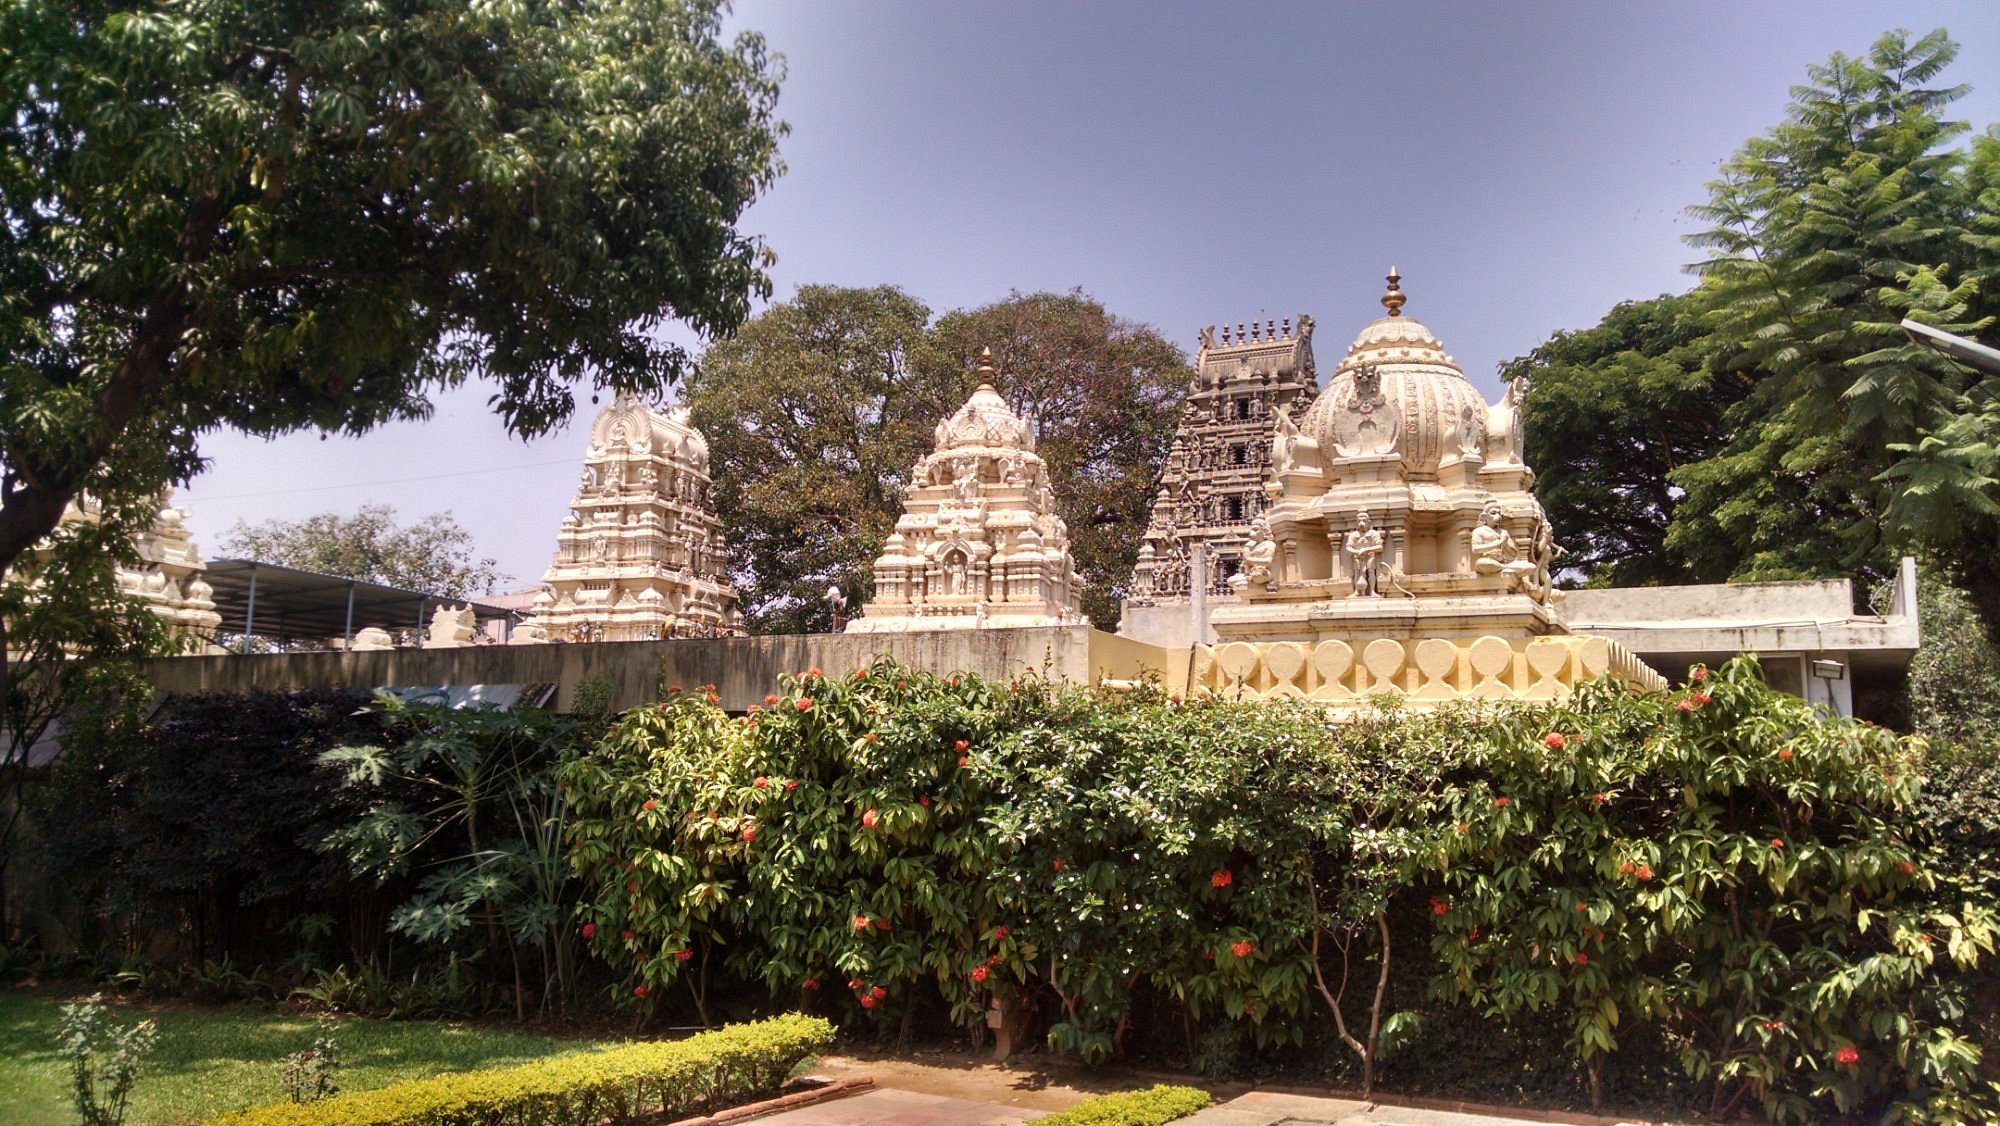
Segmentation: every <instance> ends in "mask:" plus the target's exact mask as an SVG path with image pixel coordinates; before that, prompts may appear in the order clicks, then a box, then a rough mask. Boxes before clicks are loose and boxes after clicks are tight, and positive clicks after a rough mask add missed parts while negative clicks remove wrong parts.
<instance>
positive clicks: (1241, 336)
mask: <svg viewBox="0 0 2000 1126" xmlns="http://www.w3.org/2000/svg"><path fill="white" fill-rule="evenodd" d="M1312 333H1313V319H1312V318H1311V317H1310V316H1307V315H1306V314H1304V313H1301V314H1299V317H1298V323H1297V325H1296V326H1294V325H1293V323H1292V318H1290V317H1286V318H1285V319H1284V323H1283V325H1282V326H1281V325H1279V324H1278V323H1277V322H1275V321H1269V320H1267V321H1266V322H1265V323H1264V324H1262V325H1258V324H1256V323H1254V322H1252V323H1250V324H1249V325H1247V326H1246V325H1244V324H1241V323H1239V324H1238V325H1237V326H1236V328H1235V331H1234V332H1233V333H1232V332H1231V330H1230V328H1229V326H1228V325H1224V326H1223V328H1222V335H1221V338H1220V339H1217V337H1216V332H1215V326H1213V325H1210V326H1209V327H1208V328H1206V329H1203V330H1202V333H1201V348H1200V350H1199V351H1198V352H1197V353H1196V355H1195V377H1194V383H1193V384H1192V385H1191V386H1190V387H1189V388H1188V397H1187V408H1186V411H1185V413H1183V414H1182V416H1181V421H1180V426H1179V428H1178V429H1176V430H1175V432H1174V440H1173V445H1172V446H1171V447H1169V450H1168V453H1167V463H1166V468H1165V471H1164V473H1163V474H1162V475H1161V478H1160V488H1159V492H1158V493H1157V494H1156V495H1155V496H1154V498H1153V511H1152V519H1151V521H1150V522H1149V523H1148V525H1147V528H1146V536H1145V539H1144V540H1143V541H1142V542H1141V544H1140V547H1139V562H1138V565H1137V566H1136V567H1135V568H1134V569H1133V572H1132V583H1131V586H1130V588H1129V595H1128V597H1127V599H1126V602H1125V610H1124V617H1123V620H1122V621H1121V623H1120V627H1119V632H1120V633H1123V634H1126V635H1128V636H1134V637H1140V638H1143V639H1145V640H1149V641H1158V642H1161V643H1163V644H1179V645H1185V644H1188V643H1190V642H1193V641H1198V640H1201V639H1199V638H1194V637H1192V636H1185V634H1186V632H1187V629H1188V623H1187V621H1186V619H1187V616H1188V609H1187V607H1188V601H1189V596H1190V594H1191V592H1190V591H1189V589H1188V584H1189V582H1190V581H1191V578H1190V567H1189V563H1190V558H1189V557H1190V555H1191V553H1192V548H1193V546H1194V545H1195V544H1196V543H1197V542H1199V543H1201V544H1203V545H1204V546H1205V556H1206V567H1207V580H1208V581H1207V586H1208V591H1207V595H1208V597H1209V598H1210V599H1211V600H1224V601H1226V600H1228V599H1230V598H1231V597H1233V595H1232V588H1231V587H1230V585H1229V580H1230V578H1232V577H1233V576H1234V575H1235V574H1236V572H1237V571H1238V570H1239V569H1240V567H1241V566H1242V556H1243V549H1244V546H1245V545H1246V544H1248V543H1249V542H1250V538H1251V529H1252V527H1253V525H1254V522H1255V521H1256V519H1257V517H1258V516H1259V515H1260V514H1261V513H1262V512H1263V510H1264V507H1265V505H1266V503H1267V499H1268V498H1267V496H1266V493H1265V490H1264V481H1265V479H1266V477H1267V476H1268V475H1269V474H1270V472H1271V468H1272V466H1271V454H1272V450H1273V438H1274V436H1275V435H1276V433H1277V431H1278V429H1279V426H1280V421H1279V420H1280V419H1281V418H1283V419H1285V420H1286V422H1287V423H1291V424H1296V422H1297V421H1298V419H1299V418H1300V417H1301V416H1302V415H1303V414H1304V413H1305V409H1306V407H1307V405H1309V404H1310V403H1311V402H1312V400H1313V396H1314V394H1315V393H1316V392H1317V391H1318V390H1319V381H1318V375H1317V373H1316V371H1315V370H1314V368H1313V351H1312Z"/></svg>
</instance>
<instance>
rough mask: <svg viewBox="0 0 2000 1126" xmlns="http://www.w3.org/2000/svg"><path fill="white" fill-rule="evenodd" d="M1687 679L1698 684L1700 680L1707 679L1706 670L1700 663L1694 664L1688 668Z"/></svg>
mask: <svg viewBox="0 0 2000 1126" xmlns="http://www.w3.org/2000/svg"><path fill="white" fill-rule="evenodd" d="M1688 679H1689V680H1692V681H1694V682H1695V683H1696V684H1700V683H1701V682H1702V681H1704V680H1707V679H1708V670H1707V669H1705V668H1703V667H1701V666H1700V665H1696V666H1695V667H1693V668H1692V669H1689V670H1688Z"/></svg>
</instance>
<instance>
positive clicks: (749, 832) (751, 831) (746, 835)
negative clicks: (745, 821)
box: [743, 825, 757, 844]
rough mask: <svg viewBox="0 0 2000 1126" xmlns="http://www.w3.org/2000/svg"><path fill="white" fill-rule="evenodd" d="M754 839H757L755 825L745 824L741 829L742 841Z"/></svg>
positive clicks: (747, 841)
mask: <svg viewBox="0 0 2000 1126" xmlns="http://www.w3.org/2000/svg"><path fill="white" fill-rule="evenodd" d="M756 839H757V828H756V826H754V825H750V826H745V827H744V829H743V843H745V844H748V843H750V842H751V841H754V840H756Z"/></svg>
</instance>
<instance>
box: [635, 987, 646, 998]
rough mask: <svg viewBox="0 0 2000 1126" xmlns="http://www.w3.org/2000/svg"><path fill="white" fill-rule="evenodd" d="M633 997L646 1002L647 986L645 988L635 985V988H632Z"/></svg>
mask: <svg viewBox="0 0 2000 1126" xmlns="http://www.w3.org/2000/svg"><path fill="white" fill-rule="evenodd" d="M632 996H634V997H637V998H639V999H640V1000H642V1001H643V1000H645V998H646V987H645V986H643V985H635V986H633V987H632Z"/></svg>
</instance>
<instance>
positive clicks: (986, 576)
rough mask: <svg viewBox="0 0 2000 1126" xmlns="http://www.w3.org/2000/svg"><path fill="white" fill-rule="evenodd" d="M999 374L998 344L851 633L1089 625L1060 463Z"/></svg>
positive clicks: (902, 522) (908, 509)
mask: <svg viewBox="0 0 2000 1126" xmlns="http://www.w3.org/2000/svg"><path fill="white" fill-rule="evenodd" d="M993 381H994V371H993V355H992V353H991V352H990V351H988V352H985V353H982V355H981V357H980V362H979V388H978V389H977V390H975V391H974V392H973V393H972V397H971V398H970V399H967V400H966V402H965V405H964V406H962V407H960V408H959V409H958V413H956V414H954V415H952V416H951V417H950V418H949V419H947V420H945V421H944V422H942V423H940V424H939V425H938V428H937V449H936V450H935V451H934V452H932V453H930V454H927V455H925V457H924V459H923V460H922V461H919V462H918V463H917V464H916V466H915V467H914V468H913V469H912V470H911V471H910V480H911V486H910V490H909V495H908V496H907V497H906V498H905V500H904V504H903V514H902V516H901V518H899V519H898V520H897V521H896V530H895V531H894V532H893V533H891V534H890V536H889V539H888V542H887V543H885V544H884V545H883V548H882V555H881V557H880V558H878V559H877V560H876V561H875V572H874V574H875V596H874V598H873V599H871V600H870V601H869V602H868V604H867V605H866V606H864V607H863V608H862V613H861V616H860V617H858V618H855V619H854V620H853V621H850V622H849V623H848V624H847V632H849V633H894V632H904V631H917V630H960V629H999V628H1010V627H1022V626H1071V625H1081V624H1083V622H1084V617H1083V614H1082V612H1081V611H1080V610H1079V609H1078V608H1077V605H1078V600H1079V598H1080V597H1081V593H1082V589H1081V583H1080V582H1079V581H1078V579H1077V574H1076V567H1075V565H1074V564H1073V563H1072V561H1071V559H1070V554H1069V528H1068V527H1067V526H1066V525H1065V524H1064V523H1063V521H1062V518H1061V517H1060V516H1057V515H1056V506H1055V499H1054V497H1053V495H1052V494H1051V493H1050V491H1049V474H1048V466H1047V465H1046V464H1044V463H1043V461H1042V459H1041V457H1040V455H1038V454H1036V453H1035V439H1034V435H1033V434H1032V433H1030V432H1029V429H1028V424H1027V422H1026V421H1024V420H1023V419H1022V418H1021V417H1020V416H1019V415H1017V414H1015V413H1014V412H1013V411H1012V410H1011V409H1009V408H1008V406H1007V401H1006V400H1005V399H1002V398H1001V397H1000V392H999V391H997V390H995V388H994V386H993Z"/></svg>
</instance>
